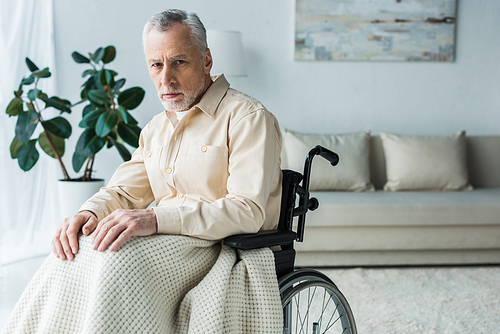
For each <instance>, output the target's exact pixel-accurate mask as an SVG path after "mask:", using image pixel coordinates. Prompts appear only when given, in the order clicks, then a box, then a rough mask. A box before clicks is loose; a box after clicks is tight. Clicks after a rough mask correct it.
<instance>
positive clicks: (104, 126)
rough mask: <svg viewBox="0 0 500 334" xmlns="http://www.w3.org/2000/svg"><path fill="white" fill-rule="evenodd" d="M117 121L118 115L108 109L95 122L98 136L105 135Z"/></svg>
mask: <svg viewBox="0 0 500 334" xmlns="http://www.w3.org/2000/svg"><path fill="white" fill-rule="evenodd" d="M117 122H118V116H117V115H116V114H115V113H113V112H111V111H108V112H106V113H104V114H102V115H101V116H99V118H98V119H97V123H96V124H95V132H96V134H97V135H98V136H99V137H106V136H107V135H108V133H109V132H110V131H111V130H112V129H113V128H114V127H115V126H116V123H117Z"/></svg>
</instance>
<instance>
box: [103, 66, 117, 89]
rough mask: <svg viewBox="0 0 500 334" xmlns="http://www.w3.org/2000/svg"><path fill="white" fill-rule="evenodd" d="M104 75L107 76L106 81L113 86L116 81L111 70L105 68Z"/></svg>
mask: <svg viewBox="0 0 500 334" xmlns="http://www.w3.org/2000/svg"><path fill="white" fill-rule="evenodd" d="M104 75H105V77H106V83H107V84H108V85H110V86H113V85H114V84H115V83H114V81H113V75H112V74H111V71H108V70H104Z"/></svg>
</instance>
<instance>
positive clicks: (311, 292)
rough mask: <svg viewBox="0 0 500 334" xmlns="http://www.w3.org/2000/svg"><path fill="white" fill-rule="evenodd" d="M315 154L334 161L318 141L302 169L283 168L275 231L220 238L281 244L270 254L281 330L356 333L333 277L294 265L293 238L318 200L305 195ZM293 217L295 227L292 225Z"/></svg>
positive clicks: (236, 244) (250, 244)
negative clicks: (280, 315)
mask: <svg viewBox="0 0 500 334" xmlns="http://www.w3.org/2000/svg"><path fill="white" fill-rule="evenodd" d="M316 155H320V156H321V157H323V158H325V159H326V160H328V161H329V162H330V163H331V165H332V166H336V165H337V164H338V161H339V157H338V155H337V154H336V153H334V152H332V151H330V150H328V149H326V148H324V147H322V146H319V145H318V146H316V147H314V148H313V149H311V150H310V151H309V153H308V154H307V156H306V160H305V164H304V172H303V174H301V173H299V172H296V171H292V170H283V171H282V173H283V178H282V198H281V207H280V217H279V223H278V228H277V229H276V230H266V231H259V232H257V233H246V234H238V235H233V236H229V237H227V238H225V239H224V241H223V243H224V245H228V246H231V247H233V248H236V249H245V250H248V249H255V248H262V247H274V246H280V247H281V250H276V251H273V253H274V259H275V264H276V275H277V277H278V285H279V290H280V296H281V303H282V306H283V318H284V324H283V333H285V334H291V333H312V334H319V333H351V334H356V333H357V329H356V324H355V321H354V316H353V314H352V311H351V308H350V306H349V304H348V302H347V299H346V298H345V297H344V295H342V293H341V292H340V291H339V289H338V288H337V286H336V285H335V284H334V283H333V281H332V280H331V279H330V278H329V277H328V276H326V275H325V274H323V273H321V272H319V271H317V270H314V269H300V270H294V263H295V249H294V242H295V241H297V242H302V241H303V238H304V228H305V217H306V213H307V211H309V210H311V211H313V210H316V209H317V208H318V206H319V203H318V200H317V199H316V198H313V197H310V196H309V180H310V173H311V166H312V160H313V158H314V156H316ZM297 198H298V206H296V203H297ZM295 218H297V219H295ZM295 220H297V230H296V231H294V230H293V227H294V221H295ZM339 320H340V321H339Z"/></svg>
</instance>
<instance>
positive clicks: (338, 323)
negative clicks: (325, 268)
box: [279, 269, 357, 334]
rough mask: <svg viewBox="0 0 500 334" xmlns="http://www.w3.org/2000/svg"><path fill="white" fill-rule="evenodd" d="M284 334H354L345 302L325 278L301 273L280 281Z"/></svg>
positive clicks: (350, 316) (306, 272) (355, 331)
mask: <svg viewBox="0 0 500 334" xmlns="http://www.w3.org/2000/svg"><path fill="white" fill-rule="evenodd" d="M279 287H280V294H281V302H282V305H283V316H284V329H283V333H284V334H299V333H304V334H308V333H310V334H320V333H321V334H323V333H324V334H333V333H335V334H336V333H349V334H356V333H357V330H356V324H355V323H354V316H353V314H352V311H351V308H350V307H349V304H348V303H347V300H346V298H345V297H344V295H342V293H341V292H340V291H339V290H338V288H337V287H336V286H335V284H334V283H333V282H332V281H331V280H330V279H329V278H328V277H327V276H326V275H324V274H322V273H320V272H318V271H316V270H311V269H302V270H297V271H294V272H292V273H290V274H287V275H285V276H284V277H283V278H281V279H280V280H279Z"/></svg>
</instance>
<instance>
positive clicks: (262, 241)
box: [223, 230, 297, 250]
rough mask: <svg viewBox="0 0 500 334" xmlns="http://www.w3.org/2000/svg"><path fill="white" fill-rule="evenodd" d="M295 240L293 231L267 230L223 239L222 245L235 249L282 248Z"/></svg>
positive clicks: (295, 234)
mask: <svg viewBox="0 0 500 334" xmlns="http://www.w3.org/2000/svg"><path fill="white" fill-rule="evenodd" d="M296 238H297V233H295V232H293V231H282V230H267V231H259V232H257V233H246V234H236V235H232V236H229V237H227V238H225V239H224V242H223V243H224V245H227V246H231V247H233V248H237V249H245V250H246V249H255V248H262V247H271V246H284V245H288V244H290V243H292V242H293V241H294V240H295V239H296Z"/></svg>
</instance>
